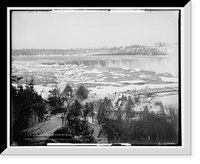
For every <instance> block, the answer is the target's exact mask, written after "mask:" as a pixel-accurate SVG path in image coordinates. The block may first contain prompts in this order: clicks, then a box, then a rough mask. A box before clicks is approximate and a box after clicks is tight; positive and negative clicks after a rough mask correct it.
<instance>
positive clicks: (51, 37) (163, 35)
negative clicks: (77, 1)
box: [12, 11, 178, 49]
mask: <svg viewBox="0 0 200 164" xmlns="http://www.w3.org/2000/svg"><path fill="white" fill-rule="evenodd" d="M158 41H162V42H167V43H170V44H172V43H175V42H178V12H175V11H173V12H172V11H162V12H158V11H152V12H145V13H109V12H102V13H100V12H28V11H13V12H12V48H13V49H21V48H61V49H67V48H92V47H104V46H107V47H111V46H129V45H134V44H139V45H154V44H155V43H156V42H158Z"/></svg>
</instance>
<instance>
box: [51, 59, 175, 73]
mask: <svg viewBox="0 0 200 164" xmlns="http://www.w3.org/2000/svg"><path fill="white" fill-rule="evenodd" d="M64 63H65V64H72V65H85V66H89V67H113V68H124V69H135V68H138V69H142V70H148V71H154V72H157V73H171V74H173V75H177V74H178V60H177V58H176V57H175V56H170V57H148V59H147V57H142V56H141V57H138V58H135V57H134V58H129V59H126V58H125V59H119V58H116V59H107V60H106V59H103V60H102V59H100V58H99V59H91V60H83V61H65V62H64ZM49 64H50V63H49ZM58 64H59V63H58Z"/></svg>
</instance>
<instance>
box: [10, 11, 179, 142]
mask: <svg viewBox="0 0 200 164" xmlns="http://www.w3.org/2000/svg"><path fill="white" fill-rule="evenodd" d="M179 20H180V10H156V9H152V10H150V9H148V10H131V9H130V10H127V9H116V10H107V9H102V10H100V9H96V10H95V9H93V10H92V9H71V10H70V9H52V10H39V9H38V10H25V11H23V10H13V11H11V88H10V90H11V110H10V118H11V119H10V146H53V145H102V146H103V145H104V146H107V145H122V146H123V145H124V146H152V145H153V146H181V145H182V144H181V117H180V114H181V106H180V94H179V93H180V92H179V91H180V85H179V84H180V69H179V68H180V39H179V38H180V31H179V30H180V22H179Z"/></svg>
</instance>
